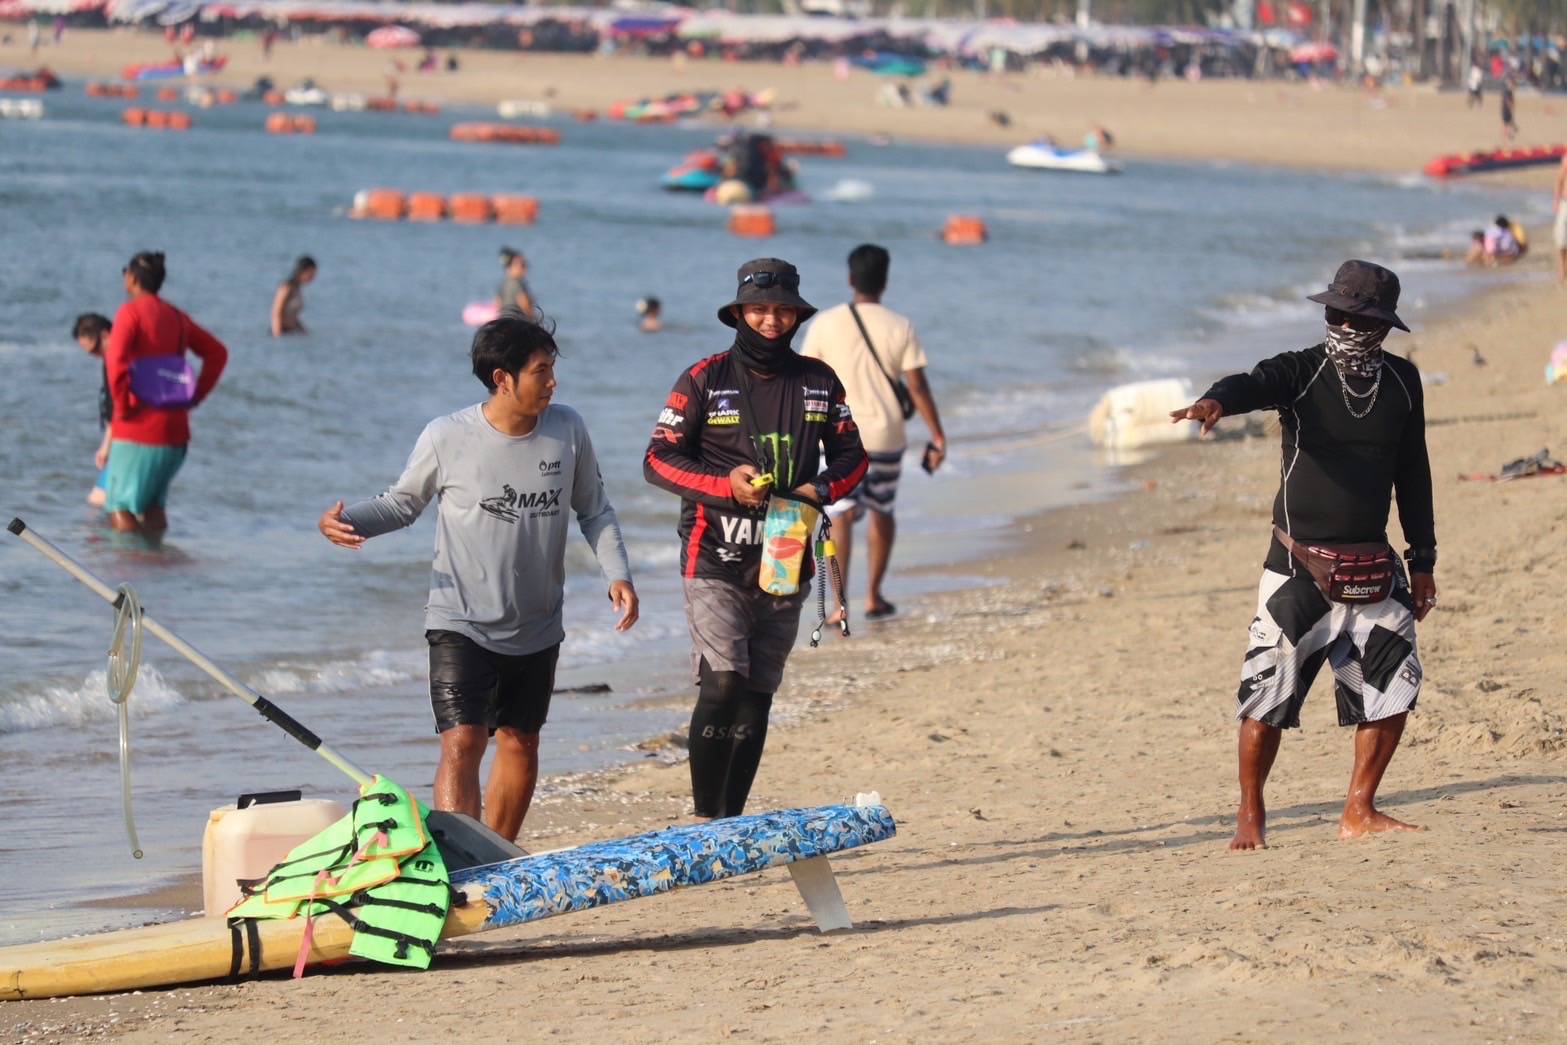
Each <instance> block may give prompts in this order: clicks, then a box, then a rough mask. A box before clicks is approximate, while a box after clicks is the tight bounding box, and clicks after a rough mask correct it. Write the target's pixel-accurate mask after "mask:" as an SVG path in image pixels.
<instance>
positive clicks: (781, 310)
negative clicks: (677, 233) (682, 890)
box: [643, 258, 867, 819]
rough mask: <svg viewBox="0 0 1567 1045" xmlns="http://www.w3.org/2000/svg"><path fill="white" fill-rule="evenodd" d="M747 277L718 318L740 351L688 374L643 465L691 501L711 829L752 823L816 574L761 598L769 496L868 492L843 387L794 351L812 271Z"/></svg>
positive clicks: (698, 773) (694, 631)
mask: <svg viewBox="0 0 1567 1045" xmlns="http://www.w3.org/2000/svg"><path fill="white" fill-rule="evenodd" d="M738 278H739V284H740V285H739V288H738V290H736V292H735V298H734V300H733V301H731V302H730V303H729V304H727V305H725V306H724V307H723V308H721V309H719V310H718V318H719V320H720V321H721V322H723V323H724V324H725V325H727V326H730V327H733V328H734V330H735V337H734V345H733V347H731V348H729V349H726V350H725V351H723V352H720V353H718V354H717V355H715V356H709V357H707V358H706V359H703V360H700V361H698V362H697V363H696V364H695V365H694V366H692V367H690V368H689V369H688V370H686V371H685V372H684V373H682V374H681V375H680V377H679V379H678V380H677V381H676V382H675V387H674V390H673V391H672V392H670V394H669V398H668V399H666V400H665V401H664V408H663V410H662V411H660V413H659V415H658V421H657V423H656V424H655V425H654V428H653V438H652V441H651V443H650V444H649V445H648V450H647V457H646V458H645V460H644V463H643V474H644V476H645V477H646V478H647V481H648V482H650V483H652V484H653V485H654V486H658V487H661V488H662V489H665V490H668V491H670V492H672V493H674V494H676V495H677V496H679V497H680V498H681V505H680V529H679V532H680V568H681V573H682V575H683V576H684V578H685V583H684V589H685V604H686V623H687V625H688V626H689V627H690V631H691V646H692V649H691V666H692V673H693V675H695V681H696V684H697V687H698V690H697V702H696V708H695V709H694V710H693V711H692V712H691V729H690V751H691V794H692V799H693V804H694V805H695V808H696V815H697V816H699V817H703V818H706V819H712V818H714V817H726V816H739V815H740V814H741V813H742V812H744V811H745V802H746V798H747V797H748V796H749V795H750V792H751V783H752V781H753V780H754V779H755V777H756V770H757V767H758V766H760V765H761V761H762V747H763V745H764V744H765V743H766V741H767V719H768V714H769V711H770V710H771V708H772V703H773V694H774V693H776V692H777V691H778V686H779V684H780V683H781V682H782V681H783V672H784V663H785V662H786V661H787V660H788V659H789V651H790V650H791V649H793V648H794V640H795V637H796V636H797V635H798V634H799V631H800V610H801V608H802V607H803V606H804V605H805V600H806V597H807V595H808V593H809V590H810V583H809V580H808V574H806V575H805V578H804V579H802V581H801V583H800V586H799V589H798V590H797V591H796V592H794V593H793V594H788V595H774V594H771V593H770V592H768V591H764V590H763V589H762V587H761V583H760V575H761V566H762V534H763V519H764V515H765V513H766V509H767V503H768V498H769V495H770V493H771V491H772V490H773V489H774V487H776V488H777V489H778V490H779V491H780V492H781V493H782V494H785V495H792V496H793V497H795V498H798V499H802V500H806V501H809V502H812V503H813V504H816V505H820V506H822V507H825V506H827V505H829V504H831V503H832V502H833V501H836V500H837V499H839V498H840V497H844V496H846V495H847V494H848V493H849V491H851V490H853V489H854V487H855V486H856V485H857V484H858V483H859V482H860V480H861V479H863V478H864V477H865V468H866V463H867V462H866V458H865V450H864V448H863V447H862V446H861V445H860V435H859V431H858V429H857V428H856V427H855V423H854V419H853V417H852V416H851V415H850V411H849V406H848V402H847V398H846V396H845V394H844V390H843V384H842V383H841V382H840V381H839V380H838V378H837V376H836V375H834V374H833V371H832V368H831V367H829V366H828V365H827V364H826V363H823V362H822V361H821V360H818V359H806V358H803V357H801V356H799V355H796V354H795V352H794V350H793V349H792V348H791V347H790V343H791V342H792V340H793V339H794V335H795V332H796V331H798V330H799V328H800V323H801V322H802V321H804V320H807V319H809V318H810V317H811V316H812V315H814V314H815V312H816V309H814V308H812V307H811V306H810V304H808V303H807V302H806V301H805V299H804V298H802V297H801V296H800V274H799V272H798V271H796V270H795V267H794V266H793V265H791V264H789V263H788V262H787V261H780V260H779V259H777V258H758V259H757V260H755V261H748V262H746V263H745V264H744V265H742V266H740V272H739V277H738ZM824 458H825V460H826V467H825V468H820V466H821V462H822V460H823V459H824ZM758 466H760V467H758ZM819 469H820V471H819ZM765 476H771V481H766V480H765V478H764V477H765ZM805 559H806V563H805V565H804V567H803V570H802V572H804V571H805V570H808V569H809V559H810V556H809V555H808V554H807V555H806V556H805ZM818 583H821V584H825V583H827V581H826V579H825V578H819V579H818Z"/></svg>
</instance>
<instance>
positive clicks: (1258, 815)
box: [1230, 806, 1268, 853]
mask: <svg viewBox="0 0 1567 1045" xmlns="http://www.w3.org/2000/svg"><path fill="white" fill-rule="evenodd" d="M1267 826H1268V814H1267V811H1266V810H1264V809H1263V808H1262V807H1261V806H1256V807H1249V806H1241V807H1240V809H1239V810H1238V811H1237V812H1236V814H1235V837H1234V838H1232V839H1230V852H1232V853H1233V852H1238V851H1240V850H1243V849H1266V848H1268V843H1267V841H1266V839H1267V834H1268V832H1267Z"/></svg>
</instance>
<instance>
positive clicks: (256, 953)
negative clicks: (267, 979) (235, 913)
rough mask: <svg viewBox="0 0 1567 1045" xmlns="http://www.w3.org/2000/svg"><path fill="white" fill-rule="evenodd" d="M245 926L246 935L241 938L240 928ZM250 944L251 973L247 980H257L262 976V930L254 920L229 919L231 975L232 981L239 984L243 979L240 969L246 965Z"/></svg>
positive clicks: (246, 977) (229, 976)
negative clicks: (248, 945)
mask: <svg viewBox="0 0 1567 1045" xmlns="http://www.w3.org/2000/svg"><path fill="white" fill-rule="evenodd" d="M242 925H243V926H244V929H245V935H244V936H243V937H241V936H240V927H241V926H242ZM247 942H248V943H249V944H250V972H249V973H248V975H246V976H245V977H244V978H245V979H251V980H254V979H257V978H258V977H259V976H260V975H261V930H260V929H258V928H257V927H256V919H254V918H230V919H229V946H230V948H231V949H232V956H231V957H230V959H229V975H228V978H229V979H230V980H231V981H234V982H238V981H239V980H240V979H241V977H240V974H239V968H240V966H241V965H242V964H244V960H245V949H246V947H245V945H246V943H247Z"/></svg>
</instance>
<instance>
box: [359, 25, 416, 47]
mask: <svg viewBox="0 0 1567 1045" xmlns="http://www.w3.org/2000/svg"><path fill="white" fill-rule="evenodd" d="M365 44H366V45H367V46H370V47H378V48H381V49H383V50H395V49H396V48H399V47H418V46H419V34H418V33H416V32H414V31H413V30H412V29H409V28H408V27H407V26H402V25H383V26H382V27H381V28H379V29H374V30H372V31H371V32H370V35H369V36H367V37H365Z"/></svg>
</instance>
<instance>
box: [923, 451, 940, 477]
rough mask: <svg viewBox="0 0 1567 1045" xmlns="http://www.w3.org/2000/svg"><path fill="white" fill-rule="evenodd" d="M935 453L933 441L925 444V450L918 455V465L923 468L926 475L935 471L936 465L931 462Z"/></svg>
mask: <svg viewBox="0 0 1567 1045" xmlns="http://www.w3.org/2000/svg"><path fill="white" fill-rule="evenodd" d="M936 453H937V451H936V444H935V443H926V444H925V452H924V453H923V454H922V455H920V467H921V468H923V469H925V474H926V475H934V474H935V472H936V466H935V465H933V464H931V461H932V460H934V459H935V457H936Z"/></svg>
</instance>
